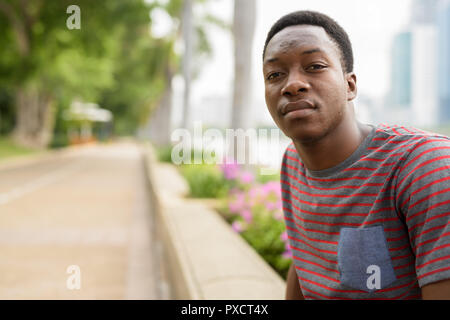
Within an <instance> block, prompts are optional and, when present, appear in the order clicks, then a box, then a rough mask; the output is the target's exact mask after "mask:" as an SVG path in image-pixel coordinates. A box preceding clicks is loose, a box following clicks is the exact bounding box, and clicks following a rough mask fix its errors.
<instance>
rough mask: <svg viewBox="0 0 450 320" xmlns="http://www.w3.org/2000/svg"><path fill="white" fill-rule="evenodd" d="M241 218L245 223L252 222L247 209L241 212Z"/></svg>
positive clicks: (250, 213)
mask: <svg viewBox="0 0 450 320" xmlns="http://www.w3.org/2000/svg"><path fill="white" fill-rule="evenodd" d="M241 217H242V218H244V220H245V221H246V222H247V223H250V222H251V221H252V212H251V211H250V210H248V209H244V210H242V211H241Z"/></svg>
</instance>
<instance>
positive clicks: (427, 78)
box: [411, 0, 439, 126]
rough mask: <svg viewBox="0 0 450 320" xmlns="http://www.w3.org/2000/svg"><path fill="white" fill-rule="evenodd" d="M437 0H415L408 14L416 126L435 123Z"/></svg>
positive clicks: (436, 111)
mask: <svg viewBox="0 0 450 320" xmlns="http://www.w3.org/2000/svg"><path fill="white" fill-rule="evenodd" d="M437 5H438V0H414V1H413V5H412V16H411V33H412V39H411V48H412V51H411V52H412V56H411V58H412V59H411V63H412V78H411V85H412V95H411V98H412V116H413V121H414V123H415V124H416V125H418V126H434V125H436V124H437V123H438V119H439V116H438V103H439V99H438V88H437V74H438V68H437V67H438V65H437V61H438V50H437V45H438V42H437V31H438V30H437Z"/></svg>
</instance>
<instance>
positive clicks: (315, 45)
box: [263, 25, 356, 142]
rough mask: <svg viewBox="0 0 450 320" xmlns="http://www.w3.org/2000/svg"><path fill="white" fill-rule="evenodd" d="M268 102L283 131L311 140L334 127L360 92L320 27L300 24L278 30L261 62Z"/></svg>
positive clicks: (291, 136)
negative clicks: (348, 104)
mask: <svg viewBox="0 0 450 320" xmlns="http://www.w3.org/2000/svg"><path fill="white" fill-rule="evenodd" d="M263 73H264V82H265V98H266V104H267V107H268V109H269V112H270V114H271V115H272V118H273V119H274V121H275V123H276V124H277V125H278V127H279V128H280V129H281V130H282V131H283V132H284V134H285V135H286V136H288V137H290V138H291V139H293V140H297V141H301V142H313V141H317V140H319V139H321V138H323V137H325V136H326V135H327V134H328V133H330V132H332V131H333V129H335V128H336V127H337V126H338V125H339V124H340V123H341V121H342V119H343V118H344V117H345V116H346V115H347V112H348V111H347V103H348V101H351V100H353V99H354V98H355V96H356V77H355V75H354V74H353V73H349V74H347V73H345V72H344V71H343V66H342V65H341V55H340V52H339V49H338V47H337V45H336V44H335V43H334V42H332V40H331V39H330V37H329V36H328V35H327V33H326V32H325V30H324V29H323V28H321V27H317V26H310V25H298V26H290V27H287V28H285V29H283V30H281V31H280V32H278V33H277V34H276V35H275V36H274V37H273V38H272V39H271V40H270V41H269V43H268V45H267V47H266V53H265V57H264V62H263Z"/></svg>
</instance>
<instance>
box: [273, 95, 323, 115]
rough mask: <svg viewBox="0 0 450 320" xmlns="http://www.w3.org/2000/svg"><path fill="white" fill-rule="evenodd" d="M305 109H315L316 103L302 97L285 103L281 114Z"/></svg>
mask: <svg viewBox="0 0 450 320" xmlns="http://www.w3.org/2000/svg"><path fill="white" fill-rule="evenodd" d="M303 109H315V107H314V104H313V103H312V102H311V101H309V100H306V99H300V100H297V101H292V102H288V103H286V104H284V105H283V106H282V108H281V114H282V115H283V116H285V115H286V114H288V113H289V112H292V111H296V110H303Z"/></svg>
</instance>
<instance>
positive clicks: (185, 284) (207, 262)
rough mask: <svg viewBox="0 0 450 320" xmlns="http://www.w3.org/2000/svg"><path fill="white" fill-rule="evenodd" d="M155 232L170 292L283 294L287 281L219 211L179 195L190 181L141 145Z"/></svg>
mask: <svg viewBox="0 0 450 320" xmlns="http://www.w3.org/2000/svg"><path fill="white" fill-rule="evenodd" d="M144 155H145V163H146V169H147V170H146V171H147V177H148V181H149V188H150V190H151V200H152V203H153V204H154V205H155V208H154V212H156V217H155V220H156V223H157V230H158V233H159V234H158V237H159V238H160V239H161V240H162V241H163V242H164V252H165V259H166V265H167V268H168V273H169V277H170V279H171V284H172V290H173V292H172V296H173V297H174V298H175V299H192V300H200V299H206V300H213V299H216V300H243V299H250V300H269V299H274V300H277V299H284V294H285V282H284V280H283V279H282V278H281V277H280V276H279V275H278V274H277V273H276V272H275V271H274V270H272V268H271V267H270V266H269V265H268V264H267V263H266V262H265V261H264V260H263V259H262V258H261V257H260V256H259V255H258V254H257V253H256V252H255V250H254V249H253V248H252V247H250V246H249V245H248V244H247V243H246V242H245V240H244V239H242V238H241V237H240V236H239V235H238V234H236V233H234V232H233V231H232V230H231V228H230V226H229V225H228V224H227V223H226V222H225V221H224V220H223V218H222V217H220V215H219V214H218V213H217V212H215V211H214V210H211V209H210V208H208V207H207V206H206V205H204V204H202V203H201V202H198V201H190V200H189V199H184V198H183V197H184V196H185V195H186V194H187V192H188V186H187V184H186V182H185V181H184V179H183V178H182V177H181V176H180V175H179V174H178V172H177V170H176V168H175V167H174V166H173V165H170V164H163V163H159V162H157V161H156V158H155V153H154V150H153V149H152V147H151V146H150V145H146V146H145V147H144Z"/></svg>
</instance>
